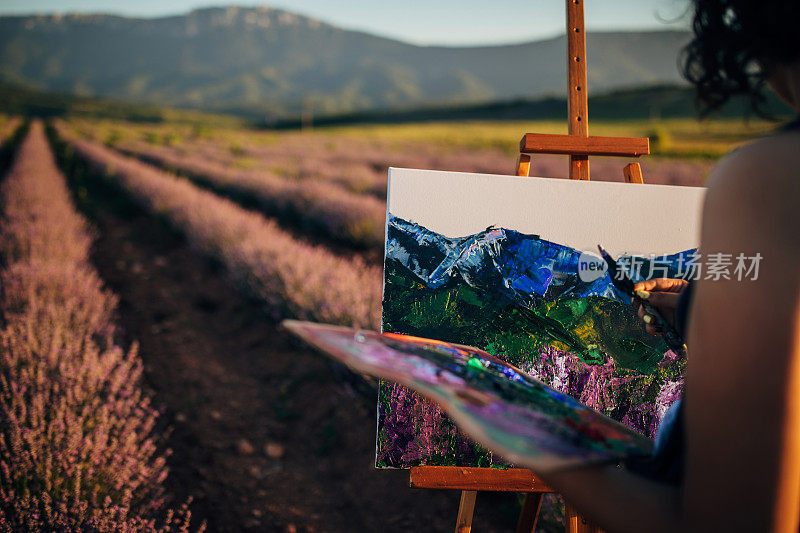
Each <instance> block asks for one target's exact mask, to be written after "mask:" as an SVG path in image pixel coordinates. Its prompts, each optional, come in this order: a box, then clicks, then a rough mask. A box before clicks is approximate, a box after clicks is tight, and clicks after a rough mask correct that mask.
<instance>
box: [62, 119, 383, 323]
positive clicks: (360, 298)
mask: <svg viewBox="0 0 800 533" xmlns="http://www.w3.org/2000/svg"><path fill="white" fill-rule="evenodd" d="M57 129H58V132H59V135H60V136H61V137H62V138H64V139H66V140H67V141H68V143H69V145H70V146H71V147H72V149H74V151H75V152H76V153H77V155H78V156H79V157H80V158H82V159H84V160H85V161H87V162H88V163H89V164H90V165H91V166H92V167H93V168H94V169H95V170H97V171H99V172H101V173H103V174H104V175H106V176H107V177H109V178H110V179H112V180H113V181H114V182H115V183H117V184H118V185H119V186H120V187H121V188H122V189H123V190H125V191H126V192H127V193H128V194H130V195H131V197H132V198H134V199H135V201H137V203H139V205H141V206H142V207H143V208H144V209H145V210H147V211H149V212H151V213H154V214H158V215H162V216H164V217H165V218H166V219H168V220H169V221H170V223H171V224H172V225H173V226H175V227H176V228H177V229H178V230H180V231H181V232H182V233H184V234H185V235H186V236H187V238H188V240H189V242H190V243H191V244H192V245H193V246H194V247H195V248H197V249H199V250H200V251H201V252H203V253H204V254H206V255H209V256H212V257H214V258H216V259H217V260H219V261H220V262H221V263H222V264H223V265H224V266H225V267H226V269H227V271H228V273H229V274H230V276H231V277H232V278H233V280H234V281H235V282H237V283H238V284H240V285H242V286H243V287H244V289H245V290H246V292H247V293H249V294H251V295H253V296H255V297H257V298H259V299H261V300H262V301H264V302H265V303H266V304H267V306H268V309H269V310H270V311H271V312H273V313H275V314H276V316H277V317H283V316H287V315H288V316H295V317H300V318H306V319H312V320H317V321H321V322H328V323H335V324H347V325H354V326H364V327H373V328H374V327H376V326H377V324H378V323H379V315H380V301H381V270H380V268H378V267H375V266H371V265H368V264H366V263H365V262H364V261H362V260H361V259H360V258H358V257H353V258H347V259H345V258H342V257H339V256H337V255H335V254H333V253H331V252H330V251H328V250H327V249H325V248H324V247H321V246H315V245H311V244H307V243H304V242H301V241H299V240H297V239H295V238H294V237H292V236H291V235H290V234H288V233H287V232H285V231H284V230H282V229H281V228H280V227H279V226H278V225H277V224H276V223H275V222H274V221H273V220H270V219H267V218H265V217H263V216H261V215H259V214H258V213H254V212H252V211H248V210H246V209H243V208H242V207H240V206H238V205H237V204H235V203H234V202H232V201H229V200H226V199H224V198H220V197H219V196H217V195H215V194H213V193H211V192H208V191H204V190H202V189H199V188H198V187H196V186H195V185H192V184H191V183H190V182H188V181H186V180H182V179H179V178H176V177H174V176H172V175H170V174H168V173H167V172H164V171H162V170H160V169H158V168H156V167H153V166H151V165H148V164H146V163H143V162H141V161H139V160H137V159H133V158H130V157H126V156H123V155H121V154H119V153H118V152H116V151H114V150H111V149H109V148H107V147H105V146H103V145H101V144H99V143H96V142H93V141H88V140H86V139H80V138H77V137H76V136H74V135H71V134H70V132H69V130H68V129H67V128H65V127H64V126H63V125H62V124H59V125H58V127H57Z"/></svg>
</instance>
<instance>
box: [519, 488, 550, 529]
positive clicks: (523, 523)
mask: <svg viewBox="0 0 800 533" xmlns="http://www.w3.org/2000/svg"><path fill="white" fill-rule="evenodd" d="M543 496H544V494H543V493H541V492H529V493H527V494H525V501H524V502H522V511H521V512H520V513H519V521H518V522H517V533H532V532H533V531H534V530H535V529H536V521H537V520H538V518H539V509H540V508H541V506H542V497H543Z"/></svg>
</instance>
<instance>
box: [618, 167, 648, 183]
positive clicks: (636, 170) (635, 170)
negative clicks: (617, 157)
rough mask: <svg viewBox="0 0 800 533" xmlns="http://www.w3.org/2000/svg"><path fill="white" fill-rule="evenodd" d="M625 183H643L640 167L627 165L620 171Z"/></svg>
mask: <svg viewBox="0 0 800 533" xmlns="http://www.w3.org/2000/svg"><path fill="white" fill-rule="evenodd" d="M622 173H623V174H624V175H625V181H626V182H627V183H644V179H643V178H642V167H641V165H640V164H639V163H629V164H627V165H625V168H623V169H622Z"/></svg>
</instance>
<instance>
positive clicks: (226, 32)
mask: <svg viewBox="0 0 800 533" xmlns="http://www.w3.org/2000/svg"><path fill="white" fill-rule="evenodd" d="M688 35H689V34H688V33H687V32H680V31H674V30H664V31H655V32H594V33H592V32H590V33H588V34H587V40H588V49H589V86H590V90H597V91H603V90H610V89H615V88H620V87H626V86H634V85H643V84H650V83H676V82H679V81H680V78H679V76H678V72H677V68H676V57H677V52H678V50H679V49H680V47H681V46H682V45H683V44H684V43H685V42H686V41H687V40H688ZM564 39H565V37H564V36H557V37H554V38H551V39H547V40H542V41H530V42H523V43H511V44H503V45H490V46H474V47H455V46H439V45H437V46H420V45H416V44H411V43H406V42H403V41H398V40H394V39H390V38H387V37H381V36H377V35H373V34H370V33H366V32H363V31H357V30H348V29H343V28H341V27H338V26H335V25H332V24H328V23H326V22H324V21H320V20H317V19H314V18H310V17H306V16H303V15H298V14H295V13H292V12H290V11H285V10H281V9H275V8H270V7H266V6H260V7H252V8H251V7H248V8H245V7H239V6H228V7H210V8H203V9H196V10H193V11H192V12H190V13H188V14H185V15H170V16H166V17H159V18H148V19H145V18H135V17H125V16H121V15H109V14H101V13H90V14H78V13H73V14H54V15H30V16H25V15H12V16H4V17H0V80H4V81H9V82H15V83H22V84H26V85H30V86H34V87H37V88H40V89H45V90H51V91H63V92H70V93H75V94H80V95H86V96H103V97H114V98H118V99H124V100H129V101H136V102H143V103H155V102H158V103H160V104H163V105H172V106H180V107H194V108H200V109H206V110H213V111H225V110H230V109H250V110H254V111H258V112H263V113H265V114H269V115H272V116H290V115H292V114H295V113H296V112H297V111H298V110H299V109H300V108H301V107H302V106H303V102H304V101H306V102H308V101H309V99H311V100H313V103H314V106H315V111H317V112H320V113H332V112H346V111H358V110H369V109H387V108H398V107H403V106H406V107H408V106H418V105H423V104H434V105H435V104H438V103H451V104H452V103H469V102H478V101H487V100H493V99H508V98H516V97H536V96H543V95H547V94H563V92H564V86H565V78H566V74H565V68H566V67H565V65H564V49H565V47H566V45H565V44H564ZM520 62H523V63H525V64H526V65H529V68H526V69H524V68H523V69H520V68H519V64H520Z"/></svg>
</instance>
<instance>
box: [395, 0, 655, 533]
mask: <svg viewBox="0 0 800 533" xmlns="http://www.w3.org/2000/svg"><path fill="white" fill-rule="evenodd" d="M583 2H584V0H566V4H567V113H568V115H569V134H568V135H552V134H542V133H526V134H525V135H524V136H523V137H522V140H521V141H520V146H519V151H520V154H519V159H518V160H517V176H530V172H531V155H530V154H561V155H568V156H569V164H570V166H569V177H570V179H577V180H588V179H589V156H590V155H591V156H617V157H637V158H638V157H640V156H642V155H648V154H649V153H650V142H649V139H647V138H636V137H597V136H589V124H588V108H589V106H588V98H587V86H586V36H585V31H584V30H585V27H584V20H583ZM622 172H623V175H624V177H625V181H626V182H628V183H643V180H642V169H641V167H640V165H639V163H630V164H628V165H626V166H625V167H624V168H623V171H622ZM409 486H411V487H414V488H421V489H449V490H460V491H461V503H460V505H459V509H458V517H457V520H456V533H469V532H470V530H471V528H472V516H473V514H474V511H475V500H476V497H477V494H478V491H501V492H522V493H525V501H524V503H523V505H522V512H521V513H520V516H519V521H518V522H517V533H529V532H531V531H533V530H534V529H535V527H536V521H537V519H538V516H539V508H540V507H541V503H542V496H543V495H544V494H545V493H548V492H553V491H552V490H551V489H550V488H549V487H547V485H545V484H544V482H543V481H542V480H540V479H539V478H537V477H536V476H535V475H534V474H533V472H531V471H530V470H526V469H520V468H512V469H508V470H498V469H491V468H461V467H449V466H441V467H437V466H422V467H416V468H411V470H410V472H409ZM566 531H567V532H568V533H598V532H600V531H601V530H600V529H599V528H598V527H597V526H595V525H593V524H590V523H588V522H587V521H586V520H585V519H583V518H582V517H581V516H580V515H579V514H578V512H577V511H576V510H575V508H573V507H572V506H571V505H569V503H568V502H567V504H566Z"/></svg>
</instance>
